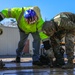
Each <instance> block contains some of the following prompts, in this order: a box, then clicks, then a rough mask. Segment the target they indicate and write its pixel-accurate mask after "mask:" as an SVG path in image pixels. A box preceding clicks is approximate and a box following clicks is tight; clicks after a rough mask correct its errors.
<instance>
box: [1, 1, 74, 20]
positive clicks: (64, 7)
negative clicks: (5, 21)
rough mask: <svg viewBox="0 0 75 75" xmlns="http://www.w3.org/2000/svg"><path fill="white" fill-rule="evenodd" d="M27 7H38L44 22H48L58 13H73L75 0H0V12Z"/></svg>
mask: <svg viewBox="0 0 75 75" xmlns="http://www.w3.org/2000/svg"><path fill="white" fill-rule="evenodd" d="M27 6H38V7H39V8H40V10H41V15H42V18H43V19H44V20H50V19H51V18H53V17H54V16H55V15H57V14H58V13H60V12H72V13H75V0H0V11H1V10H2V9H5V8H14V7H27Z"/></svg>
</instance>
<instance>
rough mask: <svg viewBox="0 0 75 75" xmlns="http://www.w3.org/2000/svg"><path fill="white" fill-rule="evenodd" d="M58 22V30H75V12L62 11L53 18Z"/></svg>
mask: <svg viewBox="0 0 75 75" xmlns="http://www.w3.org/2000/svg"><path fill="white" fill-rule="evenodd" d="M53 20H54V22H55V23H56V24H57V27H58V30H62V29H64V30H66V31H75V14H74V13H70V12H62V13H59V14H58V15H56V16H55V17H54V18H53Z"/></svg>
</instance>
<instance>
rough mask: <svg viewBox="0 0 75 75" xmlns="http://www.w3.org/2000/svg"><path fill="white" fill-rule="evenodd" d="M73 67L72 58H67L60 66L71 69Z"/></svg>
mask: <svg viewBox="0 0 75 75" xmlns="http://www.w3.org/2000/svg"><path fill="white" fill-rule="evenodd" d="M73 68H74V64H73V61H72V59H71V60H68V62H67V63H66V64H65V65H63V66H62V69H73Z"/></svg>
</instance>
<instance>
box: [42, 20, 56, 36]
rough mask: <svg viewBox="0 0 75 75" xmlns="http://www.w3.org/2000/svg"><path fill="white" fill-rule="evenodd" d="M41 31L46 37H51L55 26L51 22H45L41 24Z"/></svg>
mask: <svg viewBox="0 0 75 75" xmlns="http://www.w3.org/2000/svg"><path fill="white" fill-rule="evenodd" d="M42 31H43V32H44V33H45V34H46V35H48V36H52V35H53V34H54V32H55V25H54V22H53V21H45V22H44V23H43V27H42Z"/></svg>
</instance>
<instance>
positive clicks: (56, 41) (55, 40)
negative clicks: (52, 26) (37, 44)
mask: <svg viewBox="0 0 75 75" xmlns="http://www.w3.org/2000/svg"><path fill="white" fill-rule="evenodd" d="M72 33H73V32H69V31H67V32H66V31H65V30H61V31H59V32H57V33H55V34H54V35H53V36H52V37H51V38H50V40H51V44H52V48H53V51H54V55H55V57H56V58H58V57H60V56H58V54H59V53H61V51H60V50H61V48H62V45H61V44H60V43H61V42H62V38H63V37H65V50H66V54H67V58H68V61H69V62H71V60H72V59H73V54H74V35H73V34H72ZM61 54H62V53H61ZM57 56H58V57H57ZM61 58H64V56H63V55H62V57H61Z"/></svg>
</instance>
